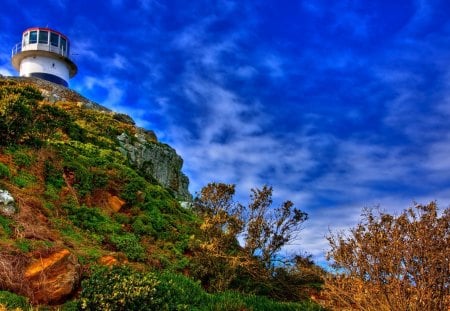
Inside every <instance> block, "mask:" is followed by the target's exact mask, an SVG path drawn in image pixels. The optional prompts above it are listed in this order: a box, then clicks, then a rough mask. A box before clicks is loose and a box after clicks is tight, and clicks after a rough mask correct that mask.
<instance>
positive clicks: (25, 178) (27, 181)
mask: <svg viewBox="0 0 450 311" xmlns="http://www.w3.org/2000/svg"><path fill="white" fill-rule="evenodd" d="M12 182H13V183H14V184H15V185H16V186H18V187H20V188H26V187H28V186H30V185H32V184H34V183H35V182H36V177H35V176H33V175H31V174H30V173H27V172H23V171H22V172H20V173H19V175H17V176H14V177H13V179H12Z"/></svg>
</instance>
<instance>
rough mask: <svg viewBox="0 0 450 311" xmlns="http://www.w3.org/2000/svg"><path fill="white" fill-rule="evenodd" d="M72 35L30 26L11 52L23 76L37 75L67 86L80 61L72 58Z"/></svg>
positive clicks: (16, 67) (14, 63) (14, 62)
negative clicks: (76, 63)
mask: <svg viewBox="0 0 450 311" xmlns="http://www.w3.org/2000/svg"><path fill="white" fill-rule="evenodd" d="M69 52H70V43H69V39H68V38H67V37H66V36H65V35H63V34H62V33H60V32H58V31H56V30H53V29H50V28H46V27H34V28H28V29H27V30H25V31H24V32H23V34H22V42H20V43H17V44H16V45H15V46H14V47H13V49H12V53H11V62H12V64H13V66H14V68H15V69H16V70H17V71H19V75H20V76H21V77H37V78H41V79H44V80H47V81H50V82H53V83H57V84H60V85H63V86H66V87H67V86H68V85H69V79H70V78H72V77H73V76H75V75H76V73H77V70H78V69H77V65H75V63H74V62H73V61H72V60H71V59H70V54H69Z"/></svg>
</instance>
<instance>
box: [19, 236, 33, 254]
mask: <svg viewBox="0 0 450 311" xmlns="http://www.w3.org/2000/svg"><path fill="white" fill-rule="evenodd" d="M15 243H16V247H17V248H18V249H19V250H20V251H21V252H23V253H28V252H29V251H30V250H31V244H30V241H28V240H23V239H21V240H16V242H15Z"/></svg>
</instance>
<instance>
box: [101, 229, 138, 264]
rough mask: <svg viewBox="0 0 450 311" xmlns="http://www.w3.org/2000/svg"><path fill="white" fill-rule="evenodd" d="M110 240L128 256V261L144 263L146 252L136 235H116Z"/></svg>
mask: <svg viewBox="0 0 450 311" xmlns="http://www.w3.org/2000/svg"><path fill="white" fill-rule="evenodd" d="M110 239H111V242H112V243H113V244H114V245H115V246H116V247H117V249H118V250H120V251H121V252H124V253H125V255H127V257H128V259H130V260H135V261H143V260H144V259H145V250H144V248H143V247H142V245H141V244H140V243H139V238H138V237H136V236H135V235H134V234H132V233H124V234H121V235H117V234H114V235H112V236H111V238H110Z"/></svg>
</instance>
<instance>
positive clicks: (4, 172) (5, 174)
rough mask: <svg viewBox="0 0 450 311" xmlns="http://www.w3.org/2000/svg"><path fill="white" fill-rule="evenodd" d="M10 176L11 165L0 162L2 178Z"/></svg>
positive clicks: (0, 175)
mask: <svg viewBox="0 0 450 311" xmlns="http://www.w3.org/2000/svg"><path fill="white" fill-rule="evenodd" d="M10 176H11V173H10V171H9V167H7V166H6V165H5V164H3V163H1V162H0V178H9V177H10Z"/></svg>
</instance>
